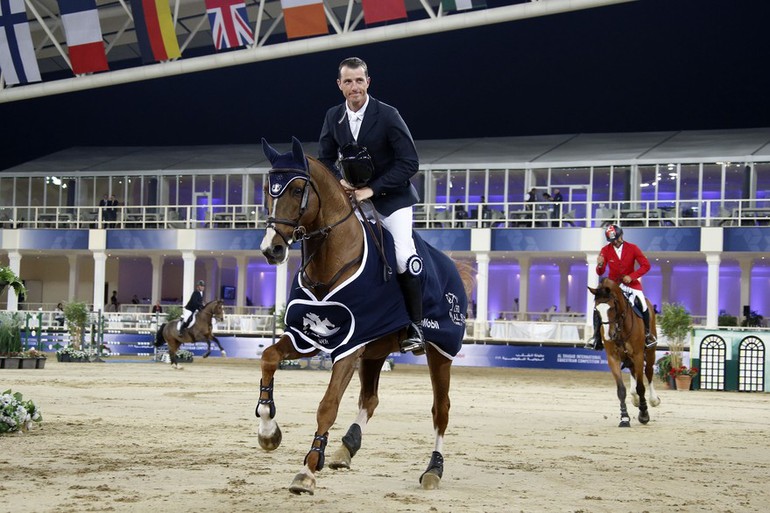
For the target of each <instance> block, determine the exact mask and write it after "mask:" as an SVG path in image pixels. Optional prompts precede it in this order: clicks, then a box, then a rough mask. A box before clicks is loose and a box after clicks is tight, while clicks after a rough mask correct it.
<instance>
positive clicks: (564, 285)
mask: <svg viewBox="0 0 770 513" xmlns="http://www.w3.org/2000/svg"><path fill="white" fill-rule="evenodd" d="M569 269H570V265H569V263H568V262H566V263H565V262H561V263H559V280H560V281H559V312H562V313H564V312H566V311H567V298H568V297H569Z"/></svg>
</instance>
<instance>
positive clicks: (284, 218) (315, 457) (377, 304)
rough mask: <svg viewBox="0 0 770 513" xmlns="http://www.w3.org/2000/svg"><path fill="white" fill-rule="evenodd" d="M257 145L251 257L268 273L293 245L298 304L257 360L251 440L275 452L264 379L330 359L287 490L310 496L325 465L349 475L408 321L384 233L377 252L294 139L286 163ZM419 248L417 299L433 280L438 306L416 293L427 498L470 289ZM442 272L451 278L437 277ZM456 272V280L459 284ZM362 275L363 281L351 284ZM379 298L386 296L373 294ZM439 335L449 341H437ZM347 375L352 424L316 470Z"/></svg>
mask: <svg viewBox="0 0 770 513" xmlns="http://www.w3.org/2000/svg"><path fill="white" fill-rule="evenodd" d="M262 144H263V149H264V151H265V155H266V156H267V157H268V158H269V160H270V162H271V164H272V169H271V170H270V175H269V189H268V190H266V192H265V197H266V205H267V212H268V219H267V229H266V231H265V237H264V239H263V241H262V244H261V248H260V249H261V250H262V253H263V254H264V256H265V258H266V259H267V261H268V262H269V263H271V264H276V265H277V264H281V263H283V262H286V261H287V259H288V256H289V248H290V246H291V245H292V244H293V243H294V242H300V243H301V252H302V265H301V267H300V269H299V271H298V273H297V275H296V276H295V278H294V284H293V286H292V287H291V290H292V294H293V295H294V294H297V293H299V294H300V295H302V297H301V298H299V299H297V298H294V299H292V298H289V303H288V305H287V308H286V316H285V319H286V326H287V328H286V331H284V333H283V334H282V335H281V337H280V339H279V340H278V342H276V343H275V344H274V345H272V346H270V347H268V348H267V349H266V350H265V351H264V352H263V353H262V361H261V369H262V379H261V381H260V396H259V401H258V404H257V407H256V411H255V414H256V416H257V417H258V418H259V428H258V439H259V444H260V446H261V447H262V448H263V449H265V450H267V451H272V450H274V449H276V448H277V447H278V446H279V445H280V443H281V437H282V435H281V430H280V428H279V427H278V423H277V422H276V419H275V417H276V405H275V402H274V400H273V390H274V386H275V385H274V376H275V372H276V370H277V369H278V367H279V364H280V362H281V361H282V360H294V359H298V358H300V357H312V356H314V355H316V354H318V353H319V352H320V351H323V352H325V353H330V354H331V356H332V359H333V365H332V371H331V377H330V380H329V384H328V386H327V388H326V392H325V394H324V396H323V398H322V399H321V402H320V404H319V405H318V410H317V413H316V423H317V424H316V431H315V435H314V436H313V441H312V443H311V447H310V450H309V452H308V453H307V456H305V460H304V467H303V469H302V470H301V471H300V472H299V473H298V474H297V475H296V476H295V477H294V480H293V482H292V484H291V485H290V487H289V490H290V491H291V492H292V493H295V494H302V493H309V494H313V493H314V491H315V486H316V474H317V473H318V472H319V471H320V470H321V469H322V468H323V467H324V464H325V463H326V464H328V466H329V467H330V468H332V469H337V468H350V464H351V459H352V457H353V456H354V455H355V454H356V451H358V449H359V448H360V447H361V440H362V430H363V428H365V426H366V425H367V423H368V421H369V419H371V417H372V415H373V414H374V410H375V408H377V405H378V403H379V399H378V386H379V377H380V371H381V370H382V367H383V364H384V362H385V360H386V358H387V357H388V355H390V354H391V353H393V352H397V351H399V341H400V340H403V339H404V338H405V337H406V332H407V331H406V327H407V325H408V324H409V318H408V316H407V315H406V309H405V307H404V305H403V297H402V295H401V292H400V289H399V288H398V284H397V283H396V280H395V275H389V274H388V272H387V271H388V270H389V269H390V267H389V265H394V262H393V260H394V258H393V255H394V251H393V249H392V238H389V234H388V233H387V232H386V231H384V230H383V231H381V232H379V237H380V238H381V240H384V241H390V244H387V243H383V244H382V246H378V245H377V244H378V243H377V242H376V241H377V240H380V239H378V237H376V236H375V235H377V233H376V232H377V230H378V225H374V224H372V223H369V222H362V221H361V220H359V218H358V217H357V216H356V215H355V210H354V207H353V205H352V204H351V199H350V198H349V197H348V195H347V194H346V193H345V192H344V190H343V188H342V186H341V185H340V183H339V181H338V179H337V178H336V177H335V176H334V175H333V173H332V172H331V171H330V170H329V169H327V168H326V166H324V165H323V164H322V163H321V162H319V161H317V160H315V159H313V158H312V157H306V156H305V155H304V152H303V150H302V146H301V144H300V143H299V141H298V140H296V139H293V145H292V152H290V153H287V154H279V153H278V152H276V151H275V150H274V149H273V148H272V147H271V146H270V145H269V144H268V143H267V142H266V141H265V140H264V139H263V140H262ZM369 230H371V231H372V233H373V234H374V235H372V234H370V233H369ZM373 240H374V241H375V242H374V243H373V242H372V241H373ZM418 242H421V243H422V245H425V243H424V242H422V241H421V239H419V237H417V236H416V237H415V243H418ZM425 246H427V245H425ZM417 247H418V252H419V251H420V248H421V247H422V246H421V245H420V244H418V246H417ZM428 248H429V249H428V252H429V254H428V255H426V254H423V253H420V254H421V256H422V257H423V259H424V260H425V261H426V264H425V269H424V270H423V273H422V275H421V279H422V280H423V290H424V291H425V290H426V285H425V282H426V281H428V280H434V278H435V277H438V278H439V280H434V281H432V282H430V283H431V286H432V287H433V288H434V289H436V290H437V293H438V294H439V297H440V300H439V301H437V302H436V304H434V305H433V306H431V303H430V302H429V300H428V299H426V294H425V293H424V294H423V296H424V297H423V299H424V301H423V303H424V306H425V308H424V312H425V320H424V321H423V329H424V332H425V338H426V340H427V341H428V343H426V356H427V360H428V369H429V372H430V380H431V384H432V386H433V407H432V413H433V427H434V433H435V444H434V450H433V453H432V455H431V458H430V462H429V463H428V467H427V470H426V471H425V472H424V473H423V474H422V475H421V476H420V479H419V481H420V484H421V486H422V488H424V489H434V488H437V487H438V486H439V483H440V481H441V477H442V474H443V461H444V458H443V455H442V453H441V450H442V446H443V440H444V433H445V431H446V428H447V425H448V423H449V381H450V367H451V365H452V357H454V356H455V355H456V354H457V352H459V350H460V347H461V346H462V338H463V334H464V331H465V327H464V326H465V312H466V310H467V293H468V288H469V287H470V286H472V277H471V274H470V273H469V272H468V269H464V268H462V266H461V265H458V264H457V263H455V262H454V261H453V260H451V259H450V258H449V257H447V256H446V255H444V254H443V253H441V252H440V251H438V250H436V249H435V248H430V247H428ZM431 250H432V253H431V252H430V251H431ZM386 254H387V255H386ZM381 257H382V258H381ZM385 257H387V258H385ZM371 259H373V260H371ZM390 259H392V260H390ZM429 259H431V260H432V261H433V262H434V263H435V260H436V259H438V260H442V262H441V264H440V265H435V264H430V265H433V269H434V270H437V269H440V270H439V271H437V272H436V273H435V274H430V273H427V271H428V268H429V262H428V260H429ZM447 264H448V267H450V268H451V269H449V270H447ZM394 266H395V265H394ZM372 267H373V268H374V272H373V273H370V274H366V275H365V274H363V273H366V272H370V271H367V270H368V269H370V268H372ZM383 271H385V272H383ZM462 273H465V274H463V275H462V276H461V274H462ZM426 274H429V276H428V277H426V276H425V275H426ZM362 276H363V277H364V278H365V279H363V281H362V280H361V279H359V278H361V277H362ZM441 280H443V281H441ZM357 282H362V283H363V285H364V288H363V290H362V289H355V288H353V289H352V290H355V291H356V293H354V294H351V293H348V296H347V298H348V299H352V301H351V302H347V303H345V302H343V299H342V298H343V297H344V294H345V293H346V291H348V290H351V287H353V286H354V285H353V284H355V283H357ZM458 287H459V291H458V290H457V289H458ZM382 290H385V291H386V292H380V291H382ZM453 291H454V292H453ZM351 296H352V297H351ZM292 297H294V296H292ZM393 298H396V299H395V304H394V306H388V305H389V304H390V303H391V302H392V301H391V300H392V299H393ZM367 301H371V302H373V303H368V304H367V306H365V307H364V310H365V312H363V313H361V312H360V310H361V305H359V304H357V303H366V302H367ZM319 305H320V306H319ZM435 306H437V307H438V308H439V309H442V311H441V313H440V314H436V315H435V316H434V315H432V314H431V311H433V310H432V308H433V307H435ZM314 308H316V310H313V309H314ZM356 308H358V309H359V312H358V313H356ZM296 312H299V313H296ZM319 312H320V313H319ZM351 312H352V313H351ZM359 315H360V317H359ZM372 315H373V316H374V317H375V321H374V322H370V323H369V325H370V326H371V327H370V328H367V329H366V331H363V332H362V331H361V330H363V328H361V325H362V324H366V322H367V321H366V320H365V319H364V317H369V316H372ZM394 323H395V324H394ZM439 329H441V330H445V331H444V332H440V331H439ZM449 331H451V333H449ZM447 333H449V336H447ZM340 334H342V335H344V336H345V337H346V338H345V339H344V341H343V342H341V343H339V345H337V346H336V349H335V348H334V347H330V345H331V346H333V345H335V344H337V343H336V342H334V340H335V338H334V337H335V336H338V335H340ZM442 336H443V338H445V339H446V338H448V339H449V340H441V338H442ZM356 367H358V375H359V381H360V384H361V388H360V392H359V398H358V408H359V409H358V415H357V417H356V419H355V421H354V423H353V424H352V425H351V426H350V428H349V429H348V431H347V433H346V434H345V436H344V437H342V440H341V442H342V443H341V445H340V446H339V448H338V449H337V450H336V451H335V452H334V453H333V455H332V456H331V457H330V458H329V459H328V461H326V460H327V458H326V455H325V449H326V444H327V441H328V436H329V430H330V429H331V427H332V426H333V425H334V422H335V420H336V418H337V414H338V411H339V405H340V401H341V400H342V397H343V394H344V393H345V390H346V388H347V386H348V384H349V383H350V380H351V378H352V377H353V374H354V372H355V371H356ZM370 475H371V473H370Z"/></svg>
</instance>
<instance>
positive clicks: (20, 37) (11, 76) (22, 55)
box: [0, 0, 41, 85]
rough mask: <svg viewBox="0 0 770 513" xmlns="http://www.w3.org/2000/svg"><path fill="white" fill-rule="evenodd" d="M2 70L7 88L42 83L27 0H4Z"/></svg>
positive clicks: (0, 21)
mask: <svg viewBox="0 0 770 513" xmlns="http://www.w3.org/2000/svg"><path fill="white" fill-rule="evenodd" d="M0 71H2V72H3V78H4V79H5V83H6V84H7V85H15V84H28V83H30V82H40V80H41V79H40V68H39V67H38V66H37V59H35V47H34V46H32V34H30V32H29V22H28V21H27V11H26V9H25V8H24V0H0Z"/></svg>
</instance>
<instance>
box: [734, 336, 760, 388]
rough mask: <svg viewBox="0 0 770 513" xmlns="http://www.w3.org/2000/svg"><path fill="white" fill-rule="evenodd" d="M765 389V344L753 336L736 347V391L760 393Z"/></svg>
mask: <svg viewBox="0 0 770 513" xmlns="http://www.w3.org/2000/svg"><path fill="white" fill-rule="evenodd" d="M764 389H765V344H764V342H762V340H761V339H759V338H758V337H756V336H754V335H749V336H747V337H745V338H744V339H743V340H741V342H740V344H739V345H738V391H739V392H762V391H764Z"/></svg>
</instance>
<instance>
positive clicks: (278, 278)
mask: <svg viewBox="0 0 770 513" xmlns="http://www.w3.org/2000/svg"><path fill="white" fill-rule="evenodd" d="M288 290H289V263H288V260H287V261H286V262H284V263H282V264H278V265H277V266H276V268H275V311H276V312H280V311H281V310H282V309H283V307H284V306H286V295H287V291H288Z"/></svg>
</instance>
